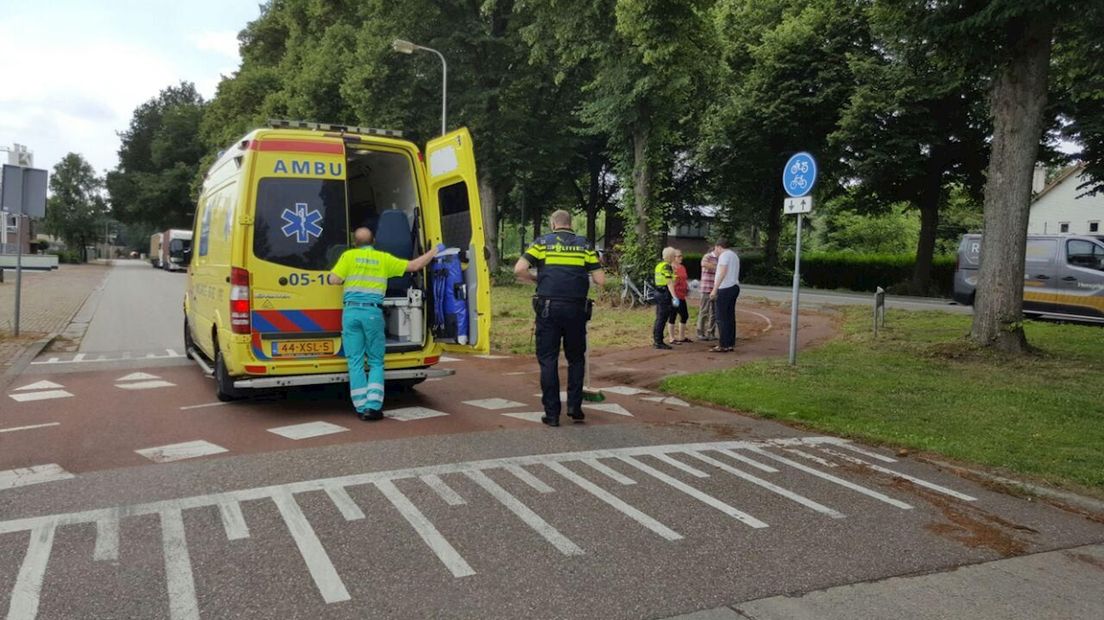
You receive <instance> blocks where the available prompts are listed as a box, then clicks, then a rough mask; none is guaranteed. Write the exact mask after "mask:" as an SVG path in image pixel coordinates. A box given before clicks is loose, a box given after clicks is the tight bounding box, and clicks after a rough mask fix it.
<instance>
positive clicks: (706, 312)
mask: <svg viewBox="0 0 1104 620" xmlns="http://www.w3.org/2000/svg"><path fill="white" fill-rule="evenodd" d="M716 275H717V252H716V250H715V249H711V250H709V253H708V254H706V255H705V256H702V259H701V311H700V312H698V322H697V326H696V331H697V334H698V340H716V339H717V300H716V299H712V298H710V296H709V294H710V293H712V292H713V280H714V278H715V277H716Z"/></svg>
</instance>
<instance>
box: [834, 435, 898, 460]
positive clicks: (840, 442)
mask: <svg viewBox="0 0 1104 620" xmlns="http://www.w3.org/2000/svg"><path fill="white" fill-rule="evenodd" d="M826 439H827V438H826ZM832 439H834V438H832ZM821 444H828V445H833V446H837V447H840V448H846V449H847V450H850V451H852V452H856V453H858V454H861V455H863V456H868V457H870V458H872V459H874V460H876V461H881V462H883V463H896V462H897V459H893V458H890V457H888V456H883V455H881V454H878V453H877V452H871V451H870V450H865V449H863V448H860V447H858V446H856V445H855V444H853V443H851V442H850V441H847V440H846V439H840V440H835V441H818V442H817V444H816V445H818V446H819V445H821Z"/></svg>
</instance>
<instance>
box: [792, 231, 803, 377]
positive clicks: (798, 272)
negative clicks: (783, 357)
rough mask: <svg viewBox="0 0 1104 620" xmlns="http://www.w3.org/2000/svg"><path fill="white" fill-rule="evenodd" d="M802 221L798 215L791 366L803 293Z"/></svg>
mask: <svg viewBox="0 0 1104 620" xmlns="http://www.w3.org/2000/svg"><path fill="white" fill-rule="evenodd" d="M801 220H802V216H801V214H800V213H798V214H797V243H796V246H795V248H794V275H793V300H792V302H791V307H790V366H794V365H796V364H797V307H798V298H799V297H800V292H801Z"/></svg>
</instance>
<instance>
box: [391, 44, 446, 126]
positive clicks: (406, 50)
mask: <svg viewBox="0 0 1104 620" xmlns="http://www.w3.org/2000/svg"><path fill="white" fill-rule="evenodd" d="M391 49H393V50H395V51H396V52H399V53H400V54H413V53H414V51H415V50H422V51H426V52H433V53H434V54H437V57H438V58H440V59H441V135H442V136H443V135H445V134H446V133H447V131H446V129H445V110H446V109H447V106H448V64H447V63H446V62H445V57H444V55H443V54H441V52H438V51H437V50H435V49H433V48H431V47H425V46H423V45H417V44H415V43H411V42H410V41H404V40H402V39H395V40H394V41H392V42H391Z"/></svg>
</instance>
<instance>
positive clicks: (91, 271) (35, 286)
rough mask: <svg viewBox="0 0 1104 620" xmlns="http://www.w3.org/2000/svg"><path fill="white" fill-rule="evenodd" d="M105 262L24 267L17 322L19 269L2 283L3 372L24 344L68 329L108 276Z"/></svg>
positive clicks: (0, 331)
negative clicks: (16, 331)
mask: <svg viewBox="0 0 1104 620" xmlns="http://www.w3.org/2000/svg"><path fill="white" fill-rule="evenodd" d="M109 270H110V267H109V266H107V265H104V264H88V265H61V266H60V267H58V269H57V270H55V271H24V272H23V286H22V289H23V290H22V294H21V303H20V306H21V309H20V314H19V327H20V329H19V332H20V333H19V337H18V338H17V337H14V336H13V335H12V329H13V327H14V324H15V272H14V271H10V272H8V273H5V274H4V283H3V284H0V373H2V372H3V370H5V369H6V368H7V367H9V366H10V365H11V364H13V363H14V361H15V360H16V359H17V358H18V357H19V354H20V353H21V352H22V351H23V350H24V348H26V347H28V346H30V345H31V344H33V343H35V342H36V341H38V340H40V339H42V338H45V337H46V336H48V335H50V334H56V333H59V332H61V331H62V330H64V329H65V326H66V325H67V324H68V323H69V319H70V318H71V317H72V316H73V314H74V313H75V312H76V311H77V310H78V309H79V308H80V307H81V304H83V303H84V300H85V299H87V298H88V296H89V295H90V294H91V293H92V291H94V290H96V287H98V286H99V285H100V284H101V283H102V282H103V281H104V278H105V277H107V273H108V271H109Z"/></svg>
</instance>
